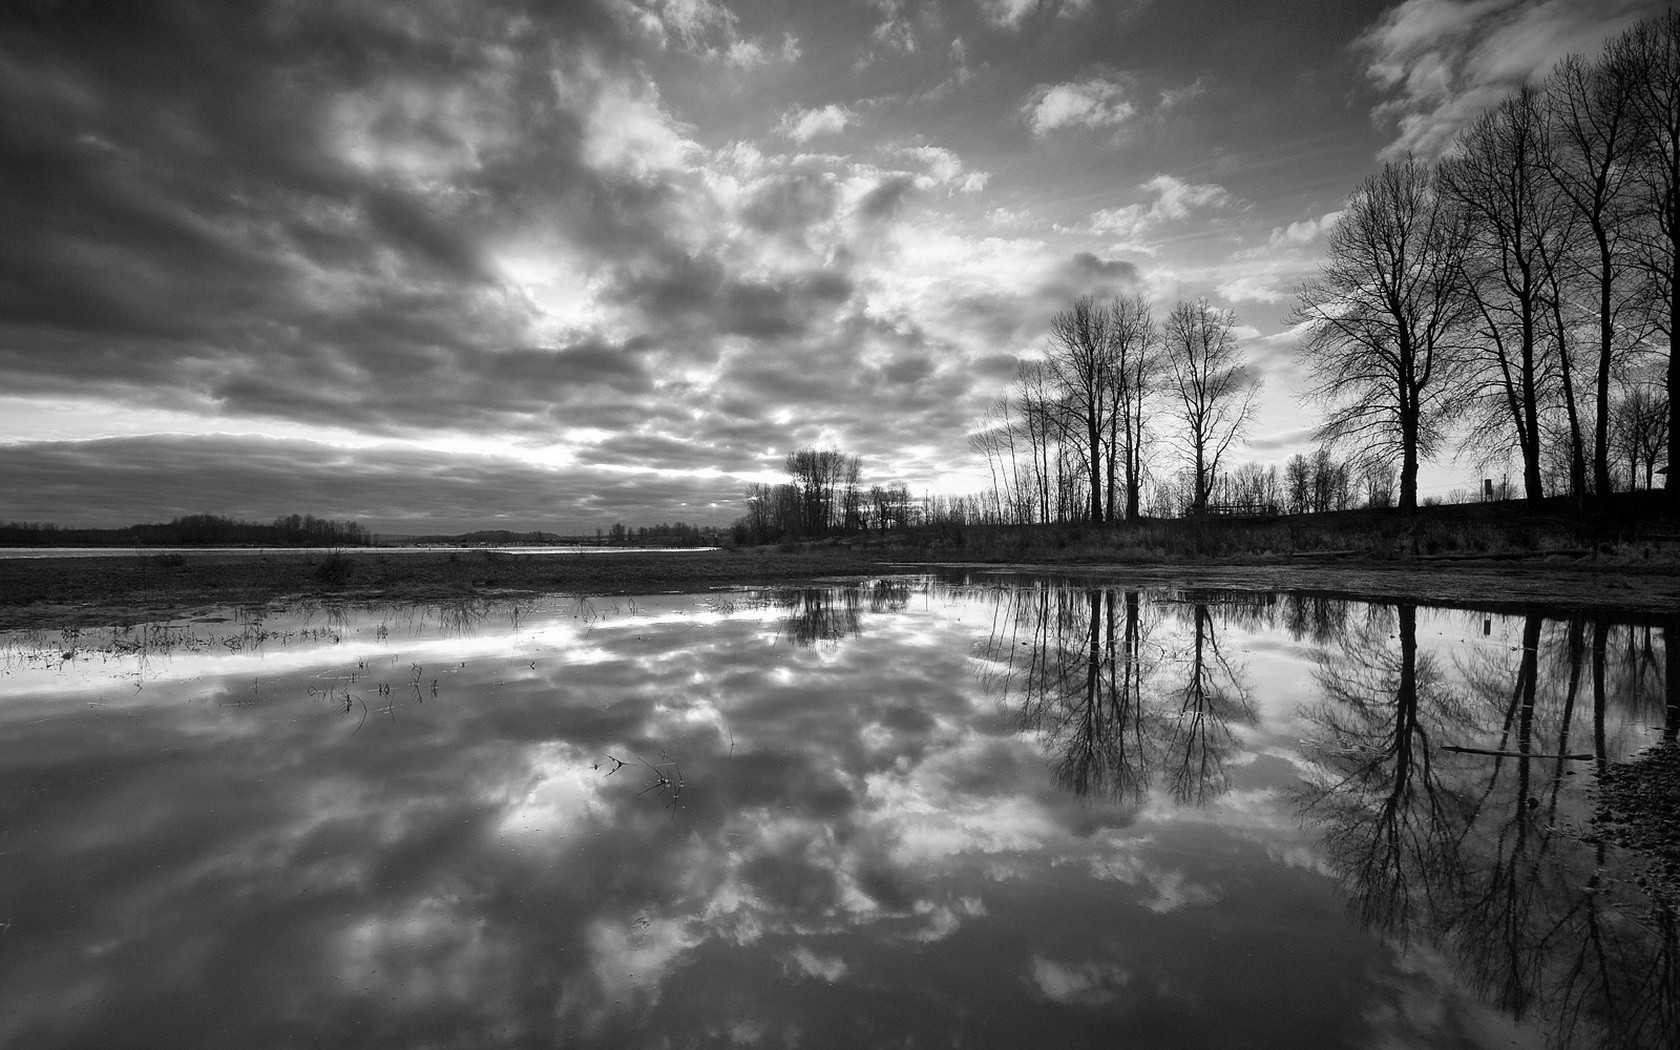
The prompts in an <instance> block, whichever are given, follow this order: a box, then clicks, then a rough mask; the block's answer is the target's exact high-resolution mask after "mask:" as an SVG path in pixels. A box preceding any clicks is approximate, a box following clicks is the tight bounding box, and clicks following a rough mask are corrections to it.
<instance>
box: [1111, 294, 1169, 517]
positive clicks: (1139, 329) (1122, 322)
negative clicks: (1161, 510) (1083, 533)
mask: <svg viewBox="0 0 1680 1050" xmlns="http://www.w3.org/2000/svg"><path fill="white" fill-rule="evenodd" d="M1154 312H1155V310H1154V305H1153V304H1152V303H1151V302H1150V301H1149V298H1148V297H1147V296H1145V295H1143V294H1141V293H1139V294H1134V295H1130V296H1126V297H1123V298H1120V299H1116V300H1114V302H1113V303H1112V304H1111V305H1110V306H1109V342H1110V348H1111V349H1110V356H1111V358H1112V360H1113V365H1114V369H1113V371H1114V411H1113V412H1112V413H1111V414H1110V417H1109V447H1110V449H1111V451H1110V453H1109V460H1108V464H1109V504H1108V510H1109V516H1110V518H1112V517H1113V516H1114V514H1115V511H1116V508H1115V505H1114V460H1115V459H1116V458H1119V460H1120V462H1121V464H1122V467H1123V469H1122V474H1123V484H1124V486H1125V501H1126V502H1125V507H1124V508H1123V510H1122V511H1121V513H1123V514H1124V515H1125V516H1126V518H1127V519H1131V518H1136V517H1137V516H1138V502H1139V496H1140V493H1141V492H1142V490H1143V474H1144V443H1145V441H1146V432H1145V426H1144V423H1145V414H1146V408H1147V406H1148V404H1149V402H1150V401H1151V400H1152V399H1153V397H1154V395H1155V392H1156V389H1157V387H1158V386H1159V384H1160V371H1161V337H1160V331H1159V330H1158V329H1157V328H1156V326H1155V317H1154ZM1116 431H1118V433H1116Z"/></svg>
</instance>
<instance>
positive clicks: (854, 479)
mask: <svg viewBox="0 0 1680 1050" xmlns="http://www.w3.org/2000/svg"><path fill="white" fill-rule="evenodd" d="M783 469H785V470H786V471H787V473H788V475H789V477H791V478H792V484H793V486H794V488H795V490H796V491H797V492H798V494H799V501H800V511H799V523H798V527H797V528H796V530H795V531H796V532H797V533H798V534H799V535H802V536H824V535H827V534H828V533H829V532H830V531H832V530H834V529H836V528H844V527H846V518H845V513H846V509H847V507H848V504H851V505H852V506H853V507H854V509H855V501H856V489H857V484H858V477H859V474H860V472H861V467H860V463H859V460H858V457H856V456H848V455H846V454H845V453H844V452H841V451H840V450H839V449H832V448H830V449H814V448H802V449H799V450H797V451H794V452H790V453H788V456H787V459H786V460H785V461H784V462H783Z"/></svg>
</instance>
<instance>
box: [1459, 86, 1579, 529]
mask: <svg viewBox="0 0 1680 1050" xmlns="http://www.w3.org/2000/svg"><path fill="white" fill-rule="evenodd" d="M1544 133H1545V126H1544V122H1543V119H1542V115H1541V110H1540V106H1539V101H1538V95H1537V94H1536V92H1535V91H1534V90H1533V89H1532V88H1528V87H1524V88H1522V89H1520V90H1519V91H1518V92H1517V93H1516V94H1515V95H1513V96H1511V97H1510V98H1507V99H1506V100H1505V101H1503V102H1501V103H1500V104H1499V105H1498V106H1497V107H1496V108H1495V109H1494V110H1492V111H1491V112H1489V113H1486V114H1484V115H1483V116H1482V117H1480V118H1479V119H1477V120H1476V121H1475V122H1474V123H1473V124H1471V125H1470V126H1469V127H1468V128H1467V129H1465V132H1464V133H1463V134H1462V135H1461V136H1460V137H1459V140H1458V147H1459V148H1458V152H1457V153H1456V154H1455V155H1454V156H1452V157H1450V158H1448V159H1447V160H1446V161H1445V162H1443V163H1442V165H1441V168H1440V172H1439V180H1440V185H1441V187H1442V189H1443V192H1444V193H1445V194H1446V195H1447V196H1449V197H1450V198H1452V199H1453V200H1455V201H1456V202H1457V203H1458V204H1459V205H1460V206H1461V207H1462V208H1463V209H1464V210H1465V213H1466V220H1467V222H1468V225H1469V238H1470V239H1469V250H1468V251H1467V252H1466V255H1465V265H1464V273H1465V277H1466V288H1467V290H1468V292H1469V294H1470V300H1471V303H1472V305H1473V306H1474V308H1475V311H1476V314H1477V316H1478V317H1479V319H1480V324H1479V325H1478V328H1479V334H1480V336H1481V340H1480V341H1481V345H1482V349H1483V351H1484V354H1483V359H1482V363H1483V369H1482V372H1481V376H1480V379H1479V381H1478V382H1477V383H1476V384H1475V386H1474V387H1473V390H1474V392H1475V394H1476V395H1477V396H1478V398H1479V399H1480V400H1481V401H1482V402H1483V403H1484V404H1485V405H1486V406H1487V408H1488V411H1487V414H1486V416H1485V417H1484V420H1483V425H1482V426H1480V427H1476V428H1473V429H1472V430H1471V432H1470V434H1469V440H1471V441H1478V440H1485V439H1486V438H1488V437H1490V436H1493V435H1495V434H1510V435H1511V436H1512V438H1513V440H1514V443H1515V445H1516V447H1517V451H1518V453H1519V454H1520V456H1521V458H1522V464H1523V490H1524V494H1525V495H1526V496H1527V497H1528V498H1529V499H1540V498H1541V497H1542V496H1543V495H1544V494H1545V493H1544V486H1543V483H1542V480H1541V472H1540V464H1541V458H1540V444H1541V421H1540V411H1541V405H1542V402H1543V401H1544V400H1545V391H1544V389H1543V387H1544V384H1545V381H1546V375H1547V362H1546V361H1545V358H1544V354H1545V350H1546V346H1545V344H1544V341H1543V338H1542V337H1543V335H1544V332H1545V325H1546V323H1547V320H1548V316H1547V305H1548V300H1547V298H1546V295H1547V292H1548V288H1547V284H1546V267H1545V260H1544V258H1543V256H1542V241H1543V240H1544V239H1546V238H1549V237H1555V236H1557V233H1558V223H1557V221H1556V215H1555V214H1554V212H1556V211H1557V209H1554V208H1552V207H1551V206H1550V200H1549V194H1548V190H1549V189H1550V183H1549V181H1548V180H1547V179H1546V177H1545V174H1544V171H1543V170H1542V168H1541V163H1540V161H1541V142H1542V138H1543V136H1544ZM1483 448H1484V449H1488V448H1489V446H1488V445H1486V444H1484V445H1483Z"/></svg>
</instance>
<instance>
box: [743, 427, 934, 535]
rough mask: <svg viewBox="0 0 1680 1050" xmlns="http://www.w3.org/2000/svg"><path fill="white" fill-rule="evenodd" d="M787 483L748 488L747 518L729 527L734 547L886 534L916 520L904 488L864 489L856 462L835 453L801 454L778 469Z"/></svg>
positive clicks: (791, 455) (757, 484)
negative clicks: (840, 535)
mask: <svg viewBox="0 0 1680 1050" xmlns="http://www.w3.org/2000/svg"><path fill="white" fill-rule="evenodd" d="M782 467H783V470H785V471H786V473H787V475H788V478H789V480H788V481H785V482H782V483H780V484H775V485H769V484H764V483H760V482H753V483H751V484H749V485H748V486H747V498H746V513H745V514H743V515H742V516H741V517H740V518H738V519H736V521H735V523H734V525H733V526H731V530H730V531H731V534H732V536H733V538H734V540H735V542H737V543H768V542H773V541H778V540H784V539H797V538H812V537H820V536H831V535H836V534H841V533H860V532H864V531H867V530H871V529H873V530H877V531H885V530H888V529H895V528H903V527H906V526H908V525H910V524H911V523H912V521H913V520H914V519H915V518H916V517H917V513H916V511H917V508H916V503H915V501H913V500H912V499H911V497H910V488H909V486H908V485H906V484H905V483H904V482H902V481H899V482H893V483H891V484H888V485H871V486H869V487H868V488H867V489H866V488H864V487H863V483H862V473H863V461H862V459H861V457H858V456H855V455H850V454H848V453H845V452H841V451H840V450H838V449H832V448H829V449H816V448H802V449H799V450H797V451H794V452H790V453H788V456H787V458H786V459H785V460H784V461H783V464H782Z"/></svg>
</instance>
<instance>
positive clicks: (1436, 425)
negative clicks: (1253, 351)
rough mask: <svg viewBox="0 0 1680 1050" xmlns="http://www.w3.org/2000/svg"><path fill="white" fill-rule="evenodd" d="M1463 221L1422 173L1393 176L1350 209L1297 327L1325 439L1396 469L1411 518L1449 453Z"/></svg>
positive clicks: (1380, 179) (1305, 294) (1363, 187)
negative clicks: (1432, 472) (1437, 463)
mask: <svg viewBox="0 0 1680 1050" xmlns="http://www.w3.org/2000/svg"><path fill="white" fill-rule="evenodd" d="M1461 214H1462V213H1461V212H1460V211H1459V210H1458V209H1455V208H1449V207H1444V206H1443V205H1442V203H1441V201H1440V200H1439V198H1438V197H1437V195H1436V192H1435V187H1434V179H1433V178H1432V176H1431V175H1430V173H1429V170H1428V168H1426V167H1425V166H1424V165H1423V164H1421V163H1419V162H1418V161H1416V160H1413V159H1410V158H1408V159H1407V160H1405V161H1403V162H1400V163H1397V164H1389V165H1387V166H1385V167H1384V168H1383V170H1382V171H1381V172H1379V173H1377V174H1375V175H1372V176H1370V177H1369V178H1367V179H1366V180H1365V181H1364V182H1363V183H1361V184H1360V186H1359V189H1358V190H1356V191H1355V192H1354V194H1353V196H1352V198H1351V199H1350V200H1349V202H1348V206H1347V209H1346V210H1345V211H1344V212H1343V213H1342V217H1341V218H1340V219H1338V220H1337V222H1336V225H1335V227H1334V228H1333V229H1332V230H1331V231H1330V237H1329V244H1328V249H1327V254H1328V259H1327V261H1326V262H1325V264H1324V267H1323V269H1322V270H1321V271H1320V273H1319V275H1318V276H1317V277H1316V278H1315V279H1313V280H1311V281H1309V282H1307V283H1306V284H1305V285H1303V286H1302V288H1301V290H1300V293H1299V295H1298V298H1297V303H1296V307H1295V312H1294V314H1293V316H1292V320H1293V321H1294V322H1295V323H1299V324H1304V325H1306V326H1307V335H1306V339H1305V340H1304V341H1303V342H1302V344H1301V351H1300V353H1301V357H1302V359H1303V361H1304V363H1305V364H1306V366H1307V369H1308V371H1309V372H1310V373H1311V374H1312V376H1313V379H1314V385H1313V387H1312V388H1311V389H1310V391H1309V395H1308V396H1309V397H1311V398H1312V399H1313V400H1315V401H1317V402H1318V403H1320V404H1322V405H1324V406H1325V407H1326V408H1327V409H1328V410H1329V416H1328V418H1326V419H1325V421H1324V423H1323V424H1321V425H1320V427H1319V437H1320V439H1321V440H1329V441H1336V442H1347V443H1350V444H1352V445H1353V446H1354V448H1355V449H1356V451H1357V452H1358V453H1360V454H1361V455H1362V456H1364V457H1370V458H1374V459H1376V460H1382V461H1391V460H1395V459H1397V460H1399V462H1400V506H1401V508H1402V509H1404V510H1413V509H1416V507H1417V478H1418V465H1419V462H1420V461H1421V460H1422V459H1424V458H1426V457H1428V456H1430V455H1432V454H1433V453H1434V452H1435V450H1436V448H1437V447H1438V446H1439V444H1440V441H1441V438H1442V436H1443V432H1444V429H1445V423H1446V421H1447V416H1448V414H1449V412H1450V411H1451V408H1452V402H1451V399H1450V397H1449V391H1450V390H1451V389H1452V388H1453V383H1454V381H1455V380H1456V378H1457V373H1458V371H1459V370H1460V368H1461V366H1462V362H1463V353H1462V349H1463V348H1462V341H1461V340H1462V328H1463V325H1464V323H1465V322H1466V321H1467V320H1468V313H1469V310H1468V303H1467V302H1466V300H1465V298H1464V296H1463V295H1462V294H1461V288H1460V284H1459V280H1460V271H1461V268H1462V266H1463V261H1464V247H1465V225H1464V223H1463V222H1462V221H1460V215H1461Z"/></svg>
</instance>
